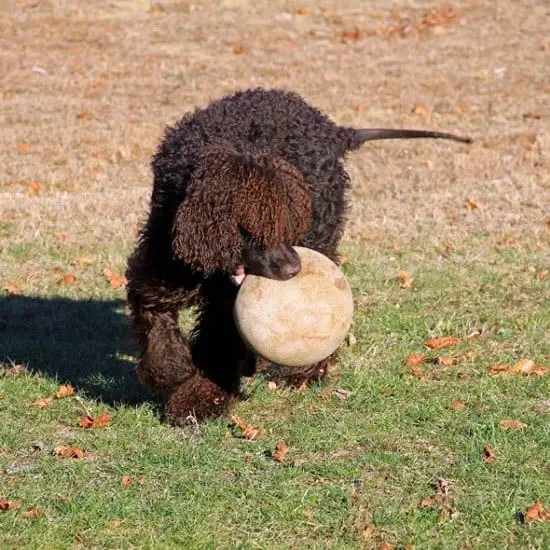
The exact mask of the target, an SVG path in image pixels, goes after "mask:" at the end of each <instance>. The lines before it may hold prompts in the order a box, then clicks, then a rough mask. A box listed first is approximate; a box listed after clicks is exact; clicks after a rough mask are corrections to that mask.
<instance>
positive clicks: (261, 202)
mask: <svg viewBox="0 0 550 550" xmlns="http://www.w3.org/2000/svg"><path fill="white" fill-rule="evenodd" d="M249 175H250V176H251V177H250V178H249V180H248V185H247V186H246V188H244V189H242V192H241V193H240V194H239V196H238V201H239V208H238V211H239V214H238V221H239V224H240V226H241V227H242V228H243V229H245V230H246V231H247V232H248V233H249V234H250V235H251V236H252V237H253V238H254V239H255V240H256V241H257V242H258V243H259V244H260V245H261V246H263V247H264V248H266V249H268V248H272V247H276V246H280V245H281V244H282V243H285V242H286V243H289V244H296V243H297V241H298V240H299V238H300V237H301V236H302V235H303V234H304V233H305V232H306V231H307V230H308V229H309V226H310V224H311V213H312V208H311V198H310V193H309V190H308V187H307V184H306V182H305V180H304V177H303V176H302V173H301V172H300V171H299V170H298V169H297V168H296V167H295V166H293V165H292V164H290V163H288V162H286V161H284V160H283V159H281V158H279V157H261V158H257V159H255V166H254V169H253V170H250V172H249Z"/></svg>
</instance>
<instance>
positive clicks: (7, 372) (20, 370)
mask: <svg viewBox="0 0 550 550" xmlns="http://www.w3.org/2000/svg"><path fill="white" fill-rule="evenodd" d="M26 372H27V369H26V368H25V367H24V366H23V365H13V367H10V368H9V369H0V376H17V375H18V374H24V373H26Z"/></svg>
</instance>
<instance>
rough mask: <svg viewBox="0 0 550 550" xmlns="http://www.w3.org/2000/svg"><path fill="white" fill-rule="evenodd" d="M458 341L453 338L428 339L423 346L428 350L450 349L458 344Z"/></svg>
mask: <svg viewBox="0 0 550 550" xmlns="http://www.w3.org/2000/svg"><path fill="white" fill-rule="evenodd" d="M459 342H460V340H459V339H458V338H455V337H454V336H442V337H440V338H430V339H429V340H426V341H425V342H424V345H425V346H426V347H427V348H430V349H443V348H450V347H451V346H454V345H456V344H458V343H459Z"/></svg>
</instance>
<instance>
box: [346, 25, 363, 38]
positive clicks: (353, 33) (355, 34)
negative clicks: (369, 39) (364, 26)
mask: <svg viewBox="0 0 550 550" xmlns="http://www.w3.org/2000/svg"><path fill="white" fill-rule="evenodd" d="M362 37H363V34H362V33H361V29H360V28H359V27H352V28H349V29H344V30H343V31H342V39H343V40H344V41H346V40H353V41H357V40H361V38H362Z"/></svg>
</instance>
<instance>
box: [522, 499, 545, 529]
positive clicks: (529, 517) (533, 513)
mask: <svg viewBox="0 0 550 550" xmlns="http://www.w3.org/2000/svg"><path fill="white" fill-rule="evenodd" d="M523 519H524V521H525V522H526V523H531V522H533V521H546V520H550V510H544V509H543V507H542V502H541V501H540V500H537V501H536V502H535V503H534V504H532V505H531V506H529V508H527V510H526V512H525V514H524V516H523Z"/></svg>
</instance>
